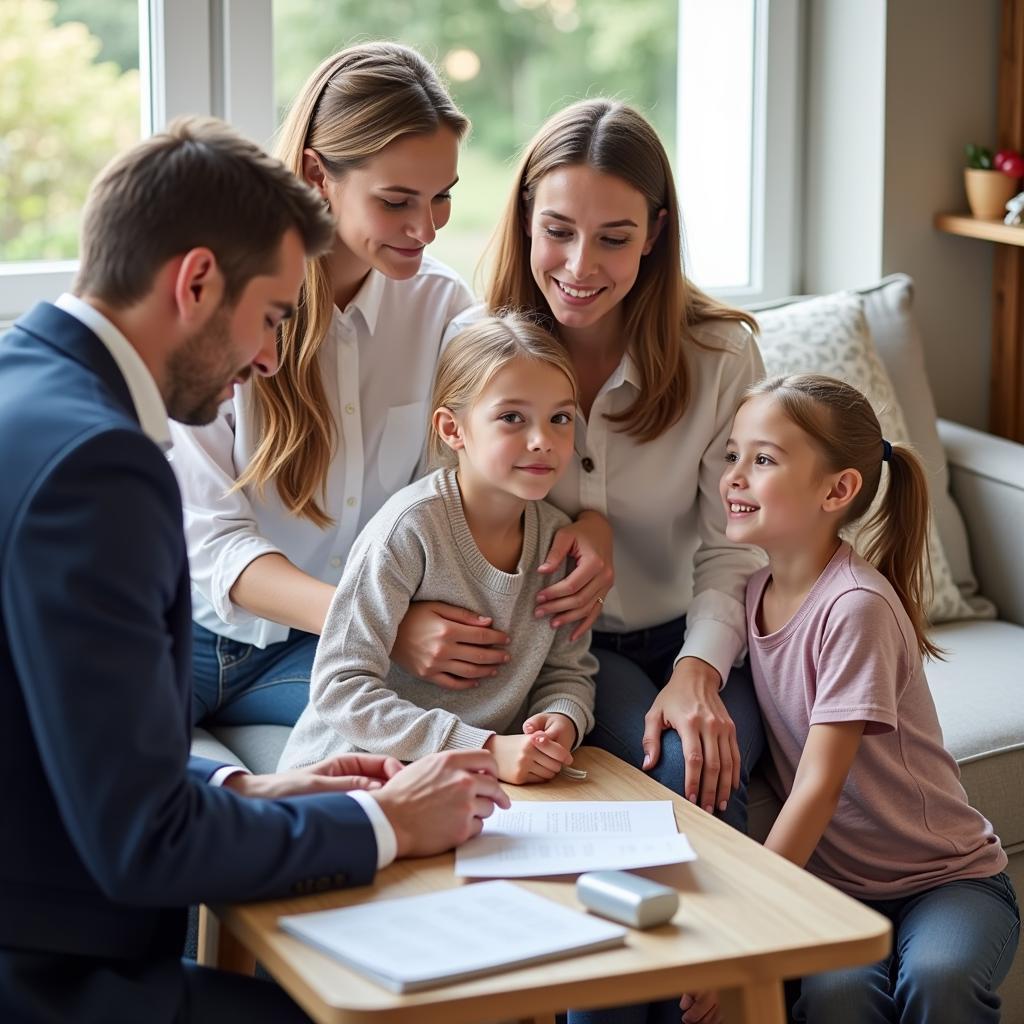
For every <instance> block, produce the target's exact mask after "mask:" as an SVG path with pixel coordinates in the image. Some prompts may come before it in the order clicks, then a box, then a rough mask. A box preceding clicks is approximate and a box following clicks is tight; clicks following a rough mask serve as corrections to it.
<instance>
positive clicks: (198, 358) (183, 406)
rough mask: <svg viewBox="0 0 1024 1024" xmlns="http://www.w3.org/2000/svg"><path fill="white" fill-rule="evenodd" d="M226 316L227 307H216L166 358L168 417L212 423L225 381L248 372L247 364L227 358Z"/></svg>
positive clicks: (230, 348) (194, 423)
mask: <svg viewBox="0 0 1024 1024" xmlns="http://www.w3.org/2000/svg"><path fill="white" fill-rule="evenodd" d="M229 320H230V311H229V310H227V309H224V308H221V309H219V310H217V312H215V313H214V314H213V316H212V317H211V318H210V321H209V323H207V324H206V325H205V326H204V327H202V328H200V330H198V331H197V332H196V333H195V334H193V335H191V337H189V338H187V339H186V340H185V341H184V342H183V343H182V345H181V346H180V347H179V348H178V349H177V350H176V351H174V352H173V353H172V354H171V356H170V358H169V359H168V360H167V374H166V378H165V380H166V395H165V403H166V405H167V414H168V415H169V416H170V417H171V419H174V420H177V421H178V422H179V423H186V424H188V425H190V426H203V425H204V424H207V423H212V422H213V420H214V419H216V417H217V410H218V409H219V408H220V406H221V403H222V402H223V401H224V399H223V398H222V397H221V394H222V392H223V391H224V388H225V387H226V386H227V384H228V382H229V381H230V380H232V379H234V378H236V377H238V378H241V379H243V380H245V379H247V378H248V376H249V374H250V373H251V372H252V368H251V367H249V366H246V367H245V368H244V369H239V368H238V367H237V366H236V365H235V364H234V363H233V362H232V361H231V360H232V358H233V356H234V346H233V345H232V343H231V332H230V327H229Z"/></svg>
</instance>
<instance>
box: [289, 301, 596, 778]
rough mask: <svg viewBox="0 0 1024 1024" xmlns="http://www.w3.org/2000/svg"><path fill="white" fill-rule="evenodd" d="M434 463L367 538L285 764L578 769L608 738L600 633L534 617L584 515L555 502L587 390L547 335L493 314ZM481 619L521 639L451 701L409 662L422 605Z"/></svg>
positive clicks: (550, 772) (450, 388)
mask: <svg viewBox="0 0 1024 1024" xmlns="http://www.w3.org/2000/svg"><path fill="white" fill-rule="evenodd" d="M432 405H433V408H434V414H433V432H432V436H431V442H430V444H431V454H432V457H433V460H434V461H437V462H446V463H447V465H446V466H445V467H444V468H442V469H439V470H437V471H435V472H434V473H431V474H429V475H428V476H425V477H424V478H422V479H421V480H418V481H417V482H416V483H414V484H411V485H410V486H409V487H406V488H404V489H402V490H401V491H399V492H398V493H397V494H395V495H394V497H392V498H391V499H390V501H388V502H387V503H386V504H385V505H384V507H383V508H382V509H381V510H380V511H379V512H378V513H377V515H376V516H374V517H373V519H371V520H370V522H369V523H367V525H366V528H365V529H364V530H363V532H362V534H361V535H360V536H359V538H358V539H357V540H356V542H355V544H354V546H353V548H352V551H351V553H350V554H349V557H348V561H347V563H346V566H345V572H344V575H343V576H342V578H341V582H340V583H339V584H338V589H337V591H336V592H335V595H334V599H333V601H332V602H331V608H330V611H329V612H328V615H327V621H326V623H325V626H324V630H323V634H322V635H321V637H320V643H319V646H318V647H317V653H316V660H315V662H314V665H313V676H312V681H311V685H310V701H309V704H308V705H307V707H306V709H305V711H304V712H303V713H302V715H301V716H300V718H299V721H298V723H297V724H296V726H295V729H294V731H293V733H292V735H291V738H290V739H289V741H288V744H287V746H286V747H285V750H284V753H283V754H282V756H281V765H280V766H281V768H291V767H297V766H298V765H304V764H308V763H311V762H314V761H318V760H321V759H322V758H324V757H327V756H328V755H330V754H335V753H341V752H342V751H356V750H363V751H370V752H373V753H385V754H392V755H394V756H395V757H399V758H401V759H402V760H404V761H412V760H414V759H416V758H418V757H422V756H423V755H424V754H429V753H432V752H433V751H437V750H450V749H456V748H460V747H461V748H467V747H482V748H484V749H487V750H490V751H491V752H492V753H493V754H494V756H495V759H496V761H497V764H498V776H499V778H501V779H503V780H504V781H506V782H512V783H524V782H542V781H546V780H547V779H550V778H552V777H553V776H554V775H556V774H557V773H558V772H559V771H560V769H561V767H562V766H563V765H568V764H571V763H572V753H571V752H572V750H573V749H575V747H576V746H578V745H579V743H580V742H581V741H582V739H583V736H584V735H585V734H586V733H587V732H588V731H589V730H590V728H591V727H592V726H593V723H594V720H593V705H594V683H593V674H594V672H595V671H596V669H597V662H596V660H595V658H594V657H593V656H592V655H591V654H590V653H589V648H590V634H589V632H587V633H585V634H583V635H582V636H580V637H579V638H577V639H576V640H575V641H573V640H571V639H570V634H571V633H572V626H571V625H568V626H565V627H563V628H562V629H559V630H557V631H556V630H552V629H551V627H550V625H549V624H548V622H547V620H545V619H538V618H536V617H535V615H534V610H535V605H536V594H537V591H538V590H540V589H541V588H542V587H543V586H547V585H549V584H550V582H551V581H550V579H546V578H544V577H542V576H541V574H540V573H538V572H537V571H536V567H537V565H538V564H539V563H540V562H541V561H542V560H543V558H544V556H545V554H546V553H547V551H548V550H549V548H550V545H551V540H552V538H553V537H554V534H555V532H556V531H557V530H558V529H559V528H560V527H562V526H563V525H564V524H565V523H566V522H568V518H567V517H566V516H565V515H564V514H563V513H561V512H559V511H558V510H557V509H556V508H554V506H552V505H549V504H547V503H546V502H545V501H543V500H542V499H543V498H544V497H545V496H546V495H547V494H548V492H549V491H550V490H551V488H552V487H553V486H554V484H555V482H556V481H557V480H558V478H559V476H560V475H561V474H562V472H563V470H564V469H565V467H566V466H567V465H568V463H569V461H570V460H571V459H572V457H573V440H574V423H573V421H574V416H575V409H576V383H575V377H574V376H573V372H572V368H571V365H570V363H569V360H568V358H567V356H566V354H565V351H564V349H563V348H562V346H561V345H559V344H558V342H557V341H555V340H554V339H553V338H552V337H551V336H550V335H549V334H548V333H547V332H546V331H544V330H543V329H541V328H540V327H539V326H537V325H536V324H534V323H532V322H530V321H529V320H526V319H524V318H522V317H519V316H515V315H511V314H509V315H505V316H503V317H490V318H488V319H485V320H482V321H480V322H478V323H476V324H473V325H472V326H471V327H469V328H467V329H466V330H465V331H463V332H462V333H461V334H459V335H458V337H456V338H455V339H454V340H453V341H452V342H451V344H450V345H449V346H448V348H447V349H446V350H445V353H444V355H443V356H442V358H441V361H440V363H439V365H438V370H437V377H436V380H435V385H434V399H433V403H432ZM437 600H441V601H446V602H448V603H451V604H456V605H458V606H460V607H463V608H475V609H477V610H478V611H479V612H480V613H481V614H482V615H486V616H488V617H490V618H492V619H493V625H494V628H496V629H500V630H502V631H503V632H504V633H506V634H507V635H508V636H509V638H510V639H509V643H508V648H507V650H508V658H507V660H506V662H505V663H504V665H502V666H501V667H499V670H498V672H497V675H495V676H493V677H491V678H490V679H484V680H481V681H480V682H479V684H478V685H475V686H472V687H470V688H466V689H461V690H442V689H439V688H438V687H436V686H434V685H433V684H431V683H428V682H425V681H423V680H420V679H417V678H415V677H413V676H411V675H409V674H408V673H406V672H405V671H404V670H403V669H401V668H400V667H399V666H398V665H396V664H395V663H393V662H392V661H391V658H390V652H391V648H392V645H393V643H394V639H395V633H396V631H397V628H398V624H399V623H400V622H401V620H402V617H403V616H404V615H405V613H406V611H407V610H408V607H409V604H410V603H411V602H412V601H437Z"/></svg>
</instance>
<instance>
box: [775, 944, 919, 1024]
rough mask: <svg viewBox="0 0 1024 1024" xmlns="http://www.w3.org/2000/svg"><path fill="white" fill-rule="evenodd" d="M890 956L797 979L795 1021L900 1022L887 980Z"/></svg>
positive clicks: (822, 1023) (799, 1023) (812, 1023)
mask: <svg viewBox="0 0 1024 1024" xmlns="http://www.w3.org/2000/svg"><path fill="white" fill-rule="evenodd" d="M892 960H893V958H892V956H888V957H886V958H885V959H884V960H879V961H878V962H877V963H873V964H867V965H866V966H864V967H847V968H843V969H842V970H838V971H826V972H825V973H824V974H813V975H811V976H809V977H807V978H804V979H803V980H802V981H801V982H800V995H799V998H798V999H797V1001H796V1004H795V1005H794V1007H793V1020H794V1021H795V1022H796V1024H899V1016H898V1014H897V1010H896V1003H895V1002H894V1000H893V997H892V994H891V991H890V989H891V987H892V986H891V983H890V980H889V975H890V970H891V967H892Z"/></svg>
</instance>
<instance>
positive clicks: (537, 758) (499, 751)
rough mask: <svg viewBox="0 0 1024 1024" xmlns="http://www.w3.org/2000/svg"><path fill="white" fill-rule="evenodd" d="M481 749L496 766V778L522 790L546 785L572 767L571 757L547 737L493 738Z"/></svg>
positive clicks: (564, 749) (539, 733)
mask: <svg viewBox="0 0 1024 1024" xmlns="http://www.w3.org/2000/svg"><path fill="white" fill-rule="evenodd" d="M484 749H485V750H489V751H490V752H491V753H492V754H493V755H494V760H495V761H497V762H498V778H499V779H501V781H502V782H511V783H512V784H513V785H517V786H521V785H523V784H524V783H527V782H547V781H548V779H553V778H554V777H555V776H556V775H557V774H558V773H559V771H560V770H561V768H562V765H563V764H571V763H572V754H570V753H569V750H568V748H567V747H564V746H563V745H562V744H561V743H559V742H558V741H557V740H553V739H551V738H549V737H548V735H547V733H544V732H536V733H533V734H530V735H526V734H524V735H522V736H492V737H491V738H490V739H489V740H488V741H487V742H486V743H485V744H484Z"/></svg>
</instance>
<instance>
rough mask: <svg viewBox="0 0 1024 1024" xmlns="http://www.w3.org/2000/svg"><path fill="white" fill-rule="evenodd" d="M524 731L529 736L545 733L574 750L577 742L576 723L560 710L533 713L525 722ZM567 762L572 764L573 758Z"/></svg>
mask: <svg viewBox="0 0 1024 1024" xmlns="http://www.w3.org/2000/svg"><path fill="white" fill-rule="evenodd" d="M523 732H524V733H526V734H527V735H528V736H529V735H531V734H532V735H534V736H536V735H537V734H538V733H544V735H545V736H547V737H548V739H551V740H554V741H555V742H556V743H559V744H561V745H562V746H563V747H565V749H566V750H572V748H573V746H574V745H575V743H576V723H575V722H574V721H573V720H572V719H571V718H570V717H569V716H568V715H563V714H561V713H560V712H558V711H543V712H541V713H540V714H539V715H532V716H531V717H530V718H528V719H527V720H526V721H525V722H523ZM565 763H566V764H571V763H572V758H569V760H568V761H566V762H565Z"/></svg>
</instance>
